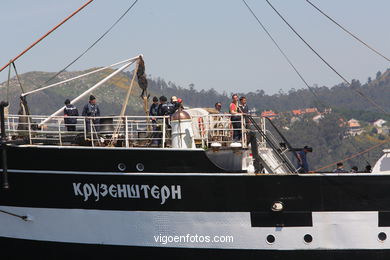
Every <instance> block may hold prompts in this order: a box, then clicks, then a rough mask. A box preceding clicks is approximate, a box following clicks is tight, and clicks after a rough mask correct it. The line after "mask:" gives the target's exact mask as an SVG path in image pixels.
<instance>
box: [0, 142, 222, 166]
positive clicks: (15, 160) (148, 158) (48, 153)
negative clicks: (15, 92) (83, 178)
mask: <svg viewBox="0 0 390 260" xmlns="http://www.w3.org/2000/svg"><path fill="white" fill-rule="evenodd" d="M7 153H8V168H9V169H20V170H52V171H55V170H61V171H85V172H122V171H121V170H120V169H119V167H118V165H119V164H122V165H123V166H124V168H123V172H135V173H137V172H140V171H139V170H138V169H137V164H142V165H143V170H142V171H143V172H154V173H161V172H163V173H176V172H181V173H218V172H229V170H228V169H224V168H222V167H219V166H217V165H216V164H215V163H213V161H212V160H210V158H209V157H208V156H207V153H206V152H205V151H204V150H202V149H197V150H182V149H159V148H128V149H127V148H99V147H96V148H91V147H60V146H58V147H45V146H40V147H38V146H37V147H34V146H32V147H27V146H26V147H19V146H9V147H8V148H7ZM1 165H2V162H1V160H0V168H2V166H1Z"/></svg>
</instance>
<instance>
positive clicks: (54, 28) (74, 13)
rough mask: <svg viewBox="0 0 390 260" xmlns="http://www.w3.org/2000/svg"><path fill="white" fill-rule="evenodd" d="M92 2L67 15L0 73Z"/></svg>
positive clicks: (0, 69) (0, 70) (90, 0)
mask: <svg viewBox="0 0 390 260" xmlns="http://www.w3.org/2000/svg"><path fill="white" fill-rule="evenodd" d="M92 1H93V0H89V1H88V2H86V3H85V4H83V5H82V6H81V7H80V8H79V9H77V10H76V11H74V12H73V13H72V14H71V15H69V16H68V17H66V18H65V19H64V20H62V21H61V22H60V23H59V24H57V25H56V26H54V27H53V28H52V29H51V30H50V31H48V32H47V33H45V34H44V35H43V36H42V37H41V38H39V39H38V40H36V41H35V42H34V43H32V44H31V45H30V46H28V47H27V49H25V50H24V51H22V52H21V53H19V54H18V56H16V57H15V58H13V59H12V60H10V61H9V62H8V63H7V64H5V65H4V66H3V67H2V68H0V72H2V71H3V70H4V69H5V68H6V67H7V66H8V65H10V64H11V63H12V62H15V61H16V60H17V59H19V58H20V57H21V56H23V55H24V54H25V53H26V52H28V51H29V50H30V49H31V48H32V47H34V46H35V45H37V44H38V43H39V42H40V41H42V40H43V39H45V38H46V37H47V36H49V34H51V33H52V32H54V31H55V30H56V29H57V28H58V27H60V26H61V25H63V24H64V23H65V22H66V21H68V20H69V19H70V18H72V17H73V16H74V15H76V14H77V13H78V12H80V11H81V10H82V9H84V7H86V6H87V5H89V4H90V3H91V2H92Z"/></svg>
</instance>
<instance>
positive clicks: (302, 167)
mask: <svg viewBox="0 0 390 260" xmlns="http://www.w3.org/2000/svg"><path fill="white" fill-rule="evenodd" d="M311 151H312V149H311V148H309V147H308V146H305V147H303V149H302V150H301V151H299V152H298V153H297V157H298V158H297V159H298V169H299V172H300V173H307V172H309V164H308V163H307V153H309V152H311Z"/></svg>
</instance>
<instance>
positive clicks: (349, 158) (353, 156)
mask: <svg viewBox="0 0 390 260" xmlns="http://www.w3.org/2000/svg"><path fill="white" fill-rule="evenodd" d="M389 142H390V140H386V141H383V142H381V143H379V144H376V145H374V146H371V147H370V148H368V149H366V150H364V151H362V152H359V153H356V154H353V155H351V156H349V157H347V158H345V159H343V160H341V161H337V162H335V163H332V164H329V165H326V166H324V167H321V168H318V169H316V170H315V171H313V172H312V173H316V172H318V171H321V170H324V169H327V168H330V167H332V166H335V165H337V163H339V162H346V161H348V160H351V159H353V158H355V157H357V156H359V155H362V154H365V153H367V152H369V151H371V150H373V149H375V148H377V147H379V146H381V145H384V144H386V143H389Z"/></svg>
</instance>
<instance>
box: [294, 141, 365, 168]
mask: <svg viewBox="0 0 390 260" xmlns="http://www.w3.org/2000/svg"><path fill="white" fill-rule="evenodd" d="M309 152H312V149H311V148H309V147H308V146H305V147H304V148H303V149H302V150H301V151H299V152H298V153H297V159H298V169H299V172H300V173H308V172H309V164H308V162H307V153H309ZM333 172H334V173H357V172H359V169H358V167H357V166H352V167H351V170H350V171H348V170H345V168H344V164H343V163H342V162H338V163H337V164H336V168H335V169H334V170H333ZM363 172H371V165H367V166H366V168H365V169H364V171H363Z"/></svg>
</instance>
